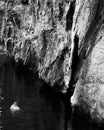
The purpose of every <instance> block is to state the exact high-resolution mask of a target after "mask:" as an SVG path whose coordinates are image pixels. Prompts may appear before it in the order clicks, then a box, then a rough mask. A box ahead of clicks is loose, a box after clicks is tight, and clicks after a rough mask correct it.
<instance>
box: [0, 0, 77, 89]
mask: <svg viewBox="0 0 104 130" xmlns="http://www.w3.org/2000/svg"><path fill="white" fill-rule="evenodd" d="M23 1H24V0H23ZM23 1H22V2H21V1H20V0H15V1H12V2H11V0H10V2H8V4H6V5H5V4H4V14H5V15H4V17H3V18H4V19H5V17H7V19H6V20H4V21H5V22H2V23H4V24H5V25H6V27H5V29H4V28H3V27H4V24H2V30H1V39H4V42H5V50H9V51H12V49H11V48H13V55H14V58H15V61H16V63H22V64H23V65H24V66H28V67H30V68H32V69H33V70H34V71H35V72H36V71H38V74H39V76H40V77H41V78H42V79H44V80H45V81H46V82H47V83H48V84H50V85H51V86H55V85H58V86H59V89H60V90H61V91H63V92H66V90H67V88H68V87H69V81H70V77H71V69H70V65H71V59H70V48H71V29H72V23H73V14H74V8H75V1H72V0H65V1H63V0H36V1H35V0H34V1H32V0H29V1H28V2H27V3H25V2H23ZM2 8H3V7H2ZM10 29H11V34H10V33H9V31H10ZM3 32H6V34H5V35H4V34H3ZM2 37H3V38H2ZM12 46H13V47H12Z"/></svg>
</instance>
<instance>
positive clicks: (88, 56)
mask: <svg viewBox="0 0 104 130" xmlns="http://www.w3.org/2000/svg"><path fill="white" fill-rule="evenodd" d="M78 2H79V3H78V4H77V6H76V9H75V10H76V12H75V14H76V15H74V21H73V33H74V34H75V35H76V34H77V36H78V37H79V43H78V48H79V49H78V57H79V60H78V61H79V62H78V64H77V71H76V76H77V82H76V84H75V90H74V94H73V96H72V97H71V103H72V106H73V107H77V111H81V112H82V111H84V113H86V114H89V116H90V117H91V118H92V119H94V120H95V121H98V122H99V121H101V122H102V121H103V120H104V69H103V67H104V62H103V61H104V60H103V59H104V29H103V24H104V16H103V13H104V1H103V0H91V1H89V0H85V1H81V0H80V1H78Z"/></svg>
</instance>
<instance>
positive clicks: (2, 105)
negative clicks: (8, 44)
mask: <svg viewBox="0 0 104 130" xmlns="http://www.w3.org/2000/svg"><path fill="white" fill-rule="evenodd" d="M15 101H16V102H17V103H18V106H19V107H20V108H21V111H20V112H17V113H14V114H12V113H11V111H10V106H11V105H12V104H13V103H14V102H15ZM67 108H68V107H67ZM69 110H70V109H69ZM66 114H67V115H68V114H69V118H70V113H66V112H65V103H64V101H63V97H62V96H60V94H57V93H56V92H55V91H53V90H52V89H50V88H49V87H48V86H46V85H45V84H44V83H43V81H41V80H40V79H39V78H38V76H37V75H35V74H32V73H31V72H26V71H25V72H19V71H17V70H16V69H15V68H14V67H13V66H12V65H11V64H10V63H5V64H3V63H2V62H1V64H0V116H1V118H0V129H1V130H2V129H3V130H67V129H68V127H69V129H70V122H69V123H68V122H67V121H66V116H65V115H66Z"/></svg>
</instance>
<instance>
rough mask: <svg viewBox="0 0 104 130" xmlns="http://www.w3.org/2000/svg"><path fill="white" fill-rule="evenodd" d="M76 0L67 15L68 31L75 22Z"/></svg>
mask: <svg viewBox="0 0 104 130" xmlns="http://www.w3.org/2000/svg"><path fill="white" fill-rule="evenodd" d="M75 2H76V1H75V0H74V1H73V2H72V3H71V4H70V8H69V10H68V13H67V15H66V31H69V30H71V28H72V23H73V15H74V11H75Z"/></svg>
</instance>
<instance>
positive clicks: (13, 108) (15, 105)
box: [10, 102, 21, 114]
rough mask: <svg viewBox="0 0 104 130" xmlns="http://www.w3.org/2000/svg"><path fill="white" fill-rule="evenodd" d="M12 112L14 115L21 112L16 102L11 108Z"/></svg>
mask: <svg viewBox="0 0 104 130" xmlns="http://www.w3.org/2000/svg"><path fill="white" fill-rule="evenodd" d="M10 110H11V112H12V113H13V114H14V113H15V112H19V111H20V110H21V109H20V107H19V106H18V103H17V102H14V103H13V104H12V105H11V107H10Z"/></svg>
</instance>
